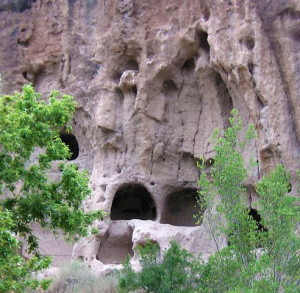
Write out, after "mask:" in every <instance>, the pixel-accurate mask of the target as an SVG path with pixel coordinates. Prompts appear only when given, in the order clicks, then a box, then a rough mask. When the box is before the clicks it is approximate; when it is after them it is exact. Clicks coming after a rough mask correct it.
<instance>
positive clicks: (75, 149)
mask: <svg viewBox="0 0 300 293" xmlns="http://www.w3.org/2000/svg"><path fill="white" fill-rule="evenodd" d="M60 139H61V140H62V142H64V143H65V144H66V145H67V146H68V147H69V149H70V152H71V156H70V157H69V158H68V160H69V161H72V160H75V159H77V157H78V155H79V145H78V142H77V139H76V137H75V136H74V135H73V134H68V133H61V134H60Z"/></svg>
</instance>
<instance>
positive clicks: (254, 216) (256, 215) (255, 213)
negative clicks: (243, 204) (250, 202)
mask: <svg viewBox="0 0 300 293" xmlns="http://www.w3.org/2000/svg"><path fill="white" fill-rule="evenodd" d="M248 215H249V216H250V217H251V218H252V219H253V220H254V221H255V222H256V225H257V231H267V230H268V229H266V228H265V227H264V226H263V225H262V224H261V216H260V214H259V213H258V211H257V210H256V209H252V208H250V209H249V213H248Z"/></svg>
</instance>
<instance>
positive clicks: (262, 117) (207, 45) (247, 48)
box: [0, 0, 300, 270]
mask: <svg viewBox="0 0 300 293" xmlns="http://www.w3.org/2000/svg"><path fill="white" fill-rule="evenodd" d="M0 38H1V40H2V45H1V47H0V50H1V51H0V72H1V74H2V78H3V82H4V83H3V89H4V92H5V91H6V92H8V91H11V90H12V89H20V87H21V85H22V84H23V83H26V82H31V83H33V84H34V86H35V87H36V89H37V91H40V92H42V93H44V94H48V93H49V92H50V90H52V89H57V90H60V91H61V92H64V93H68V94H72V95H73V96H74V97H75V99H76V101H77V102H78V109H77V110H76V113H75V116H74V118H73V121H72V125H73V135H74V136H75V137H76V139H77V141H78V144H79V155H78V158H76V159H75V161H74V162H76V163H78V164H80V166H82V167H84V168H86V169H88V170H89V172H90V174H91V186H92V189H93V197H92V198H91V199H90V200H89V201H88V202H87V203H86V206H87V208H88V209H91V210H96V209H104V210H106V211H107V212H110V213H111V220H112V222H110V223H108V222H106V223H99V235H96V236H94V237H91V238H90V239H83V240H82V241H81V242H80V243H79V244H77V245H76V247H75V248H74V249H73V256H74V257H80V258H84V259H85V260H86V261H88V262H90V263H91V265H92V266H93V267H94V268H95V269H99V270H103V269H105V268H108V267H111V264H115V263H120V262H121V261H122V260H123V257H124V255H126V253H131V254H132V255H134V253H135V248H136V246H137V245H138V243H140V242H142V241H144V239H145V238H147V237H148V238H151V239H153V240H155V241H157V242H159V244H160V247H161V249H163V248H164V247H166V245H167V244H168V241H169V240H170V239H171V238H175V239H176V240H177V241H178V242H180V243H181V244H182V245H183V246H184V247H186V248H187V249H189V250H190V251H192V252H194V253H199V252H201V253H202V255H203V256H204V257H207V256H208V255H209V254H210V253H211V252H212V251H214V246H213V244H212V243H211V241H210V239H209V236H208V234H207V232H206V230H205V227H204V226H203V225H202V226H199V227H195V226H194V220H193V218H192V214H193V213H195V208H194V205H195V196H196V188H197V178H198V177H199V171H198V170H197V168H196V165H195V160H196V159H197V158H199V157H200V156H204V157H205V158H206V160H207V169H208V171H209V167H210V162H211V161H210V160H209V159H211V158H213V155H214V154H213V152H212V146H211V144H210V141H209V138H210V135H211V133H212V131H213V130H214V128H216V127H220V128H224V127H226V126H227V123H228V122H227V120H228V117H229V113H230V111H231V109H232V108H237V109H238V110H239V112H240V114H241V116H242V118H243V120H244V123H245V124H246V125H247V124H250V123H253V124H254V125H255V128H256V130H257V133H258V138H257V140H256V141H255V143H253V145H252V146H250V147H249V148H248V149H247V150H246V151H245V153H244V157H245V159H246V161H247V159H249V158H250V157H253V158H255V159H256V160H257V161H258V167H257V169H256V171H255V172H253V173H252V174H249V178H248V180H247V182H246V183H245V184H246V186H247V188H248V191H249V202H251V200H252V198H254V199H255V194H254V192H253V183H254V182H255V181H256V180H257V179H258V178H260V177H261V176H262V175H264V174H266V173H267V172H268V171H270V170H271V169H272V168H273V167H274V166H275V165H276V164H278V163H283V164H284V165H285V166H286V167H287V168H288V169H289V170H290V171H291V173H292V176H293V178H294V176H295V172H296V170H297V168H298V167H299V152H300V149H299V139H300V119H299V113H300V94H299V93H300V91H299V89H300V60H299V57H300V53H299V52H300V3H299V1H297V0H290V1H289V0H266V1H255V0H246V1H245V0H231V1H230V0H228V1H223V0H222V1H221V0H197V1H195V0H184V1H176V0H160V1H158V0H153V1H147V0H135V1H134V0H68V1H67V0H56V1H53V0H36V1H35V0H31V1H30V0H27V1H26V0H18V1H12V0H5V1H1V3H0ZM293 183H294V181H292V182H291V184H292V187H293ZM295 189H296V187H295V188H292V193H293V192H295ZM133 219H135V220H133ZM136 219H137V220H136ZM166 224H169V225H166ZM132 247H133V250H132ZM66 250H67V249H66ZM136 261H137V256H136V255H134V257H133V260H132V262H133V263H135V262H136ZM103 264H105V265H103Z"/></svg>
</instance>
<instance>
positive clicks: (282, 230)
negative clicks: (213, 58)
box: [198, 110, 300, 293]
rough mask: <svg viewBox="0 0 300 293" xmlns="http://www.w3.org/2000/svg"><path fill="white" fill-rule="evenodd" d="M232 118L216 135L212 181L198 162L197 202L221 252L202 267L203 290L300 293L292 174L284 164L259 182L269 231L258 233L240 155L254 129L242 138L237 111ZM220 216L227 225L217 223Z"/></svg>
mask: <svg viewBox="0 0 300 293" xmlns="http://www.w3.org/2000/svg"><path fill="white" fill-rule="evenodd" d="M232 114H233V116H232V118H230V127H228V129H226V131H225V132H224V134H223V135H220V133H219V131H218V130H217V131H216V132H215V134H214V145H215V146H214V150H215V151H216V156H215V157H214V165H213V167H212V170H211V177H212V178H211V180H210V179H208V177H207V175H206V173H205V172H204V166H203V165H201V164H199V167H200V168H201V170H202V172H201V176H200V180H199V186H200V191H199V193H200V199H201V200H200V199H199V202H198V203H199V205H200V206H201V207H202V208H203V207H205V208H206V214H205V216H204V223H205V225H207V227H208V228H209V231H210V233H211V235H212V236H213V237H212V239H214V240H215V242H216V246H217V247H218V248H219V249H218V251H217V252H216V254H215V255H213V256H211V257H210V259H209V261H208V262H207V263H206V264H204V265H202V266H201V282H200V283H199V290H200V291H201V292H260V293H263V292H266V293H267V292H299V277H300V275H299V272H300V262H299V249H300V241H299V237H298V236H297V235H296V229H297V225H298V223H299V220H300V210H299V204H298V203H297V202H296V198H295V197H292V196H289V195H287V193H288V187H289V174H288V172H287V171H286V170H285V169H284V168H283V166H281V165H279V166H277V167H276V168H275V170H274V171H272V172H271V173H270V174H269V176H267V177H265V178H263V179H262V180H261V181H259V182H258V183H257V185H256V191H257V194H258V199H259V200H258V203H257V208H258V209H259V213H260V215H261V218H262V221H261V224H262V225H263V226H264V227H266V229H265V230H262V229H258V223H256V221H255V220H254V219H253V218H252V217H251V216H250V215H249V211H250V210H249V206H248V204H247V200H246V190H245V187H244V184H243V183H244V181H245V179H246V176H247V169H246V168H245V166H244V163H243V159H242V155H241V151H242V150H243V149H244V147H245V145H246V144H247V143H248V142H249V141H250V140H251V139H252V138H253V136H254V131H253V126H251V127H250V128H249V130H248V131H246V135H245V136H244V138H242V137H241V136H242V133H243V125H242V121H241V118H240V117H239V116H238V113H237V111H236V110H234V111H233V112H232ZM238 138H239V139H238ZM250 168H251V166H250ZM217 198H219V200H218V199H217ZM203 199H204V200H203ZM216 203H217V205H216ZM199 217H202V215H199ZM205 217H206V219H205ZM216 218H217V219H223V221H219V222H217V223H216ZM222 223H225V224H222ZM220 234H224V235H226V236H227V239H228V242H229V243H230V245H229V246H228V247H225V248H223V249H220V243H218V241H217V239H218V237H217V236H218V235H220ZM258 247H260V248H259V249H258ZM259 254H261V255H260V256H259Z"/></svg>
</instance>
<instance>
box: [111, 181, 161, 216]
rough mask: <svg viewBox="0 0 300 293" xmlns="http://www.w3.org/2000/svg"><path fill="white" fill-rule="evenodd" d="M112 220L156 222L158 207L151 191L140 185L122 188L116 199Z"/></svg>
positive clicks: (127, 185)
mask: <svg viewBox="0 0 300 293" xmlns="http://www.w3.org/2000/svg"><path fill="white" fill-rule="evenodd" d="M110 217H111V219H112V220H132V219H140V220H155V219H156V206H155V203H154V200H153V199H152V196H151V194H150V193H149V191H148V190H147V189H146V188H145V187H144V186H142V185H140V184H126V185H123V186H121V187H120V188H119V189H118V190H117V192H116V195H115V197H114V200H113V203H112V207H111V214H110Z"/></svg>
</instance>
